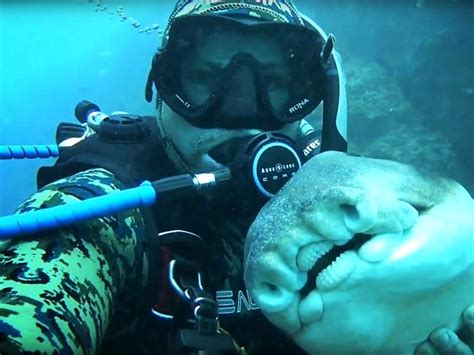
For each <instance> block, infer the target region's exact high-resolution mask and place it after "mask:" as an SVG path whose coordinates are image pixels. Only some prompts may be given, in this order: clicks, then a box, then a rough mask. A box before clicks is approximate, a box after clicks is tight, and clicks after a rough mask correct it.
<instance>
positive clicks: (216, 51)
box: [147, 0, 326, 171]
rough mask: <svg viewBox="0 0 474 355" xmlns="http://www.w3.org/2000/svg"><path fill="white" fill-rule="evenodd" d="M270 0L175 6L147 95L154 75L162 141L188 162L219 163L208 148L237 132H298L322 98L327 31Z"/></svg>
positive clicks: (195, 165)
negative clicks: (325, 33)
mask: <svg viewBox="0 0 474 355" xmlns="http://www.w3.org/2000/svg"><path fill="white" fill-rule="evenodd" d="M267 3H268V4H271V5H265V4H264V3H258V2H256V1H239V2H237V1H207V0H202V1H201V0H197V1H193V0H188V1H180V2H179V3H178V5H177V6H176V8H175V10H174V11H173V15H172V17H171V19H170V25H169V27H168V29H167V31H166V33H165V37H164V39H163V43H162V47H161V48H160V50H159V51H158V53H157V54H156V55H155V57H154V59H153V65H152V70H151V72H150V76H149V80H148V85H147V89H148V91H147V100H149V101H150V100H151V83H152V82H154V84H155V86H156V88H157V90H158V94H159V100H158V102H159V105H158V116H159V117H158V118H159V125H160V127H161V131H162V134H163V136H164V138H165V143H166V144H167V148H168V151H169V152H171V155H172V156H173V158H174V160H177V161H178V163H180V165H181V166H182V167H183V168H184V169H185V170H188V171H189V170H191V171H196V170H197V171H199V170H208V169H210V168H215V167H217V166H219V163H218V162H216V161H215V159H212V158H211V156H212V154H211V156H210V155H209V154H208V153H209V152H210V151H211V150H212V149H214V148H216V147H218V146H220V145H221V144H223V143H225V142H227V141H229V140H231V139H233V138H236V137H242V136H248V135H254V134H257V133H260V132H263V131H282V132H284V133H286V134H287V135H289V136H290V137H293V136H295V135H296V133H297V132H298V126H299V121H300V120H301V119H302V118H304V117H305V116H307V115H308V114H309V113H311V112H312V111H313V110H314V109H315V108H316V107H317V106H318V105H319V103H320V102H321V101H322V100H323V98H324V95H325V93H326V92H325V86H326V82H325V81H326V73H325V66H324V63H322V62H321V60H320V57H321V53H322V52H323V47H324V44H325V38H324V37H323V36H322V35H321V33H319V32H318V31H317V30H315V29H314V28H312V27H311V26H308V24H307V23H306V22H304V21H303V19H302V18H301V17H300V15H299V14H298V12H297V11H296V9H294V7H293V6H292V5H291V2H289V1H288V2H287V1H273V2H267ZM233 141H236V140H235V139H234V140H233ZM220 163H222V162H220Z"/></svg>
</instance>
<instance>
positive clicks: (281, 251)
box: [245, 152, 474, 354]
mask: <svg viewBox="0 0 474 355" xmlns="http://www.w3.org/2000/svg"><path fill="white" fill-rule="evenodd" d="M473 216H474V203H473V200H472V198H471V196H470V195H469V194H468V193H467V191H466V190H465V189H464V188H463V187H462V186H460V185H459V184H457V183H456V182H454V181H451V180H448V179H443V178H435V177H428V176H425V175H423V174H422V173H420V172H419V171H417V170H416V169H414V168H413V167H410V166H407V165H403V164H399V163H396V162H393V161H387V160H380V159H369V158H363V157H356V156H351V155H348V154H345V153H339V152H326V153H322V154H320V155H318V156H316V157H314V158H312V159H311V160H310V161H309V162H308V163H306V165H305V166H304V167H303V168H302V169H300V171H298V173H297V174H296V175H295V176H294V177H293V178H292V179H291V180H290V181H289V182H288V184H287V185H286V186H285V187H284V188H283V189H282V190H281V191H280V192H279V193H278V194H277V195H276V196H275V198H273V199H272V200H271V201H269V203H268V204H267V205H266V206H265V207H264V208H263V209H262V210H261V212H260V214H259V215H258V216H257V218H256V220H255V221H254V223H253V224H252V226H251V228H250V230H249V233H248V236H247V243H246V248H245V249H246V250H245V282H246V284H247V287H248V289H249V291H250V293H251V295H252V298H253V299H254V300H255V301H256V303H257V304H258V305H259V307H260V308H261V310H262V312H263V313H264V314H265V315H266V317H267V318H268V319H269V320H270V321H271V322H272V323H274V324H275V325H276V326H278V327H279V328H281V329H282V330H283V331H285V332H286V333H287V334H288V335H289V336H290V337H291V338H292V339H293V340H294V341H295V342H296V343H297V344H298V345H299V346H300V347H301V348H303V349H304V350H305V351H307V352H308V353H312V354H339V353H344V354H351V353H354V354H360V353H364V354H380V353H396V354H405V353H406V354H413V351H414V348H415V347H416V345H417V344H419V343H420V342H422V341H423V340H424V339H426V337H427V336H428V334H429V333H430V332H431V331H433V330H434V329H436V328H437V327H441V326H449V327H452V328H454V329H456V328H457V327H459V326H460V315H461V313H462V311H463V310H464V308H465V307H467V306H468V305H470V304H472V303H474V293H473V292H472V290H473V289H474V218H473Z"/></svg>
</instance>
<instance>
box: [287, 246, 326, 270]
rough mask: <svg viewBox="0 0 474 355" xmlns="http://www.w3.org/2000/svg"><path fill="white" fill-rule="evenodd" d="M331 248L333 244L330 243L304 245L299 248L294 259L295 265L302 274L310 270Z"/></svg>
mask: <svg viewBox="0 0 474 355" xmlns="http://www.w3.org/2000/svg"><path fill="white" fill-rule="evenodd" d="M333 246H334V242H330V241H322V242H316V243H311V244H308V245H305V246H304V247H302V248H301V250H300V251H299V252H298V255H297V257H296V264H297V265H298V268H299V269H300V270H301V271H304V272H307V271H309V270H311V268H312V267H313V266H314V264H315V263H316V261H317V260H318V259H319V258H320V257H321V256H323V255H324V254H326V253H327V252H328V251H329V250H330V249H331V248H332V247H333Z"/></svg>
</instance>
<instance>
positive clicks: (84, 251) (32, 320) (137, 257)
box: [0, 143, 298, 354]
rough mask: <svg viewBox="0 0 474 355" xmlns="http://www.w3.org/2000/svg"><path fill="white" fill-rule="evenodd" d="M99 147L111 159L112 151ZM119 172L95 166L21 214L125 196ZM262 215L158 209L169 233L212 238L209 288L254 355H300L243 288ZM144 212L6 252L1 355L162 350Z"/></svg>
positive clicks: (195, 207) (191, 204) (1, 259)
mask: <svg viewBox="0 0 474 355" xmlns="http://www.w3.org/2000/svg"><path fill="white" fill-rule="evenodd" d="M83 145H84V146H85V145H86V144H85V143H84V144H83ZM120 147H122V148H123V149H126V148H124V147H125V145H124V146H121V145H113V148H114V149H113V151H115V152H116V153H117V154H115V156H117V155H119V152H120V149H121V148H120ZM155 148H156V147H155ZM93 150H94V151H98V152H107V147H106V148H101V149H93ZM85 155H87V154H85ZM156 155H157V156H159V159H158V162H161V164H157V166H158V167H162V169H163V171H162V173H163V174H165V176H169V175H172V174H175V172H173V171H172V169H171V168H170V166H171V165H170V164H169V161H164V159H165V158H164V157H165V155H163V154H158V153H157V154H156ZM89 159H90V158H89ZM92 160H94V159H92ZM110 160H112V158H110V159H109V160H108V161H110ZM104 161H105V160H104ZM130 161H136V160H135V159H130ZM92 165H93V164H92ZM116 175H117V174H116ZM116 175H114V174H112V173H110V172H109V171H108V170H105V169H102V168H95V169H88V170H85V171H83V172H79V173H76V174H74V175H71V176H68V177H66V178H64V179H60V180H57V181H55V182H53V183H51V184H49V185H47V186H44V187H43V188H42V189H40V190H39V191H38V192H37V193H35V194H34V195H33V196H32V197H31V198H30V199H29V200H27V201H26V202H25V203H24V204H23V205H22V206H21V207H20V208H19V212H25V211H28V210H32V209H38V208H45V207H50V206H54V205H58V204H63V203H70V202H73V201H77V200H78V199H80V200H82V199H87V198H90V197H93V196H97V195H102V194H105V193H109V192H111V191H113V190H117V189H123V188H124V187H126V185H124V184H123V183H122V182H120V181H119V180H118V179H117V178H116ZM148 177H150V176H148ZM152 178H153V179H156V178H157V177H156V176H152ZM150 180H152V179H150ZM236 193H237V196H238V194H239V192H238V191H237V192H236ZM257 211H258V206H253V207H252V208H250V209H248V210H247V211H246V212H243V211H239V210H238V209H236V208H235V207H232V206H227V207H225V206H224V207H223V206H222V205H221V206H217V207H216V205H215V204H214V203H212V202H209V199H206V198H204V197H203V196H194V197H190V198H186V199H181V200H178V201H174V202H173V201H170V202H169V203H166V204H165V205H164V204H162V205H159V206H158V208H157V209H156V211H155V212H156V213H155V217H154V218H153V219H152V220H153V222H154V223H153V224H155V225H158V226H159V229H160V230H169V229H176V228H178V229H185V230H189V231H191V232H194V233H197V234H199V235H201V236H202V237H203V238H204V240H205V243H206V250H207V253H206V257H205V259H206V260H207V263H206V265H205V266H204V267H205V272H204V285H205V287H206V289H207V290H208V291H209V292H210V293H211V294H215V295H217V298H218V302H219V306H220V309H219V312H220V320H221V325H222V326H223V328H224V329H226V330H227V331H229V332H230V333H231V334H232V336H233V337H234V339H235V340H236V341H237V342H238V343H239V344H240V345H243V346H245V347H246V349H247V350H248V351H249V352H250V353H255V354H260V353H268V352H270V353H286V354H288V353H292V354H296V353H297V352H298V350H297V348H296V347H295V346H294V345H293V344H291V342H289V341H288V340H287V339H286V338H285V337H284V336H281V335H280V333H279V331H278V330H277V329H276V328H275V327H273V326H272V325H271V324H270V323H269V322H268V321H267V320H266V319H265V318H264V317H263V315H262V314H261V313H260V311H259V310H258V309H257V308H258V307H256V305H255V304H254V303H253V301H252V300H251V299H250V297H249V296H248V293H247V292H246V288H245V285H244V282H243V265H242V264H243V263H242V260H243V251H244V242H245V235H246V232H247V229H248V227H249V225H250V223H251V222H252V220H253V219H254V217H255V215H256V212H257ZM145 215H146V211H145V210H141V211H139V210H137V209H135V210H131V211H127V212H124V213H119V214H116V215H113V216H110V217H107V218H100V219H96V220H92V221H89V222H86V223H80V224H76V225H73V226H70V227H66V228H62V229H60V230H57V231H51V232H47V233H44V232H43V233H41V234H38V235H33V236H27V237H22V238H20V239H14V240H12V241H11V242H10V245H8V246H3V250H2V251H1V254H0V353H2V354H4V353H8V354H10V353H11V354H15V353H20V352H22V351H28V352H29V351H31V352H34V351H40V352H45V353H53V352H55V353H61V354H81V353H85V354H90V353H94V352H102V353H111V354H112V353H114V354H117V353H122V354H131V353H133V354H137V353H153V354H157V353H158V354H159V353H163V352H164V350H165V349H166V343H167V333H168V330H169V329H170V323H169V321H163V320H158V319H157V318H156V317H154V316H152V314H151V312H150V308H151V306H152V303H153V302H155V300H154V299H152V297H153V296H155V295H156V293H158V294H160V293H162V292H163V290H162V288H161V287H162V285H161V284H158V285H155V284H156V282H155V281H156V280H153V279H152V280H151V282H148V281H149V278H148V277H149V274H150V275H153V272H154V273H155V274H156V271H157V267H158V266H157V265H158V264H157V263H156V262H155V261H154V260H155V259H154V257H153V255H154V253H151V252H150V248H148V247H147V245H148V244H147V240H148V238H149V237H150V235H152V234H153V233H155V232H154V231H153V226H150V223H146V221H147V219H146V218H144V216H145ZM149 271H153V272H149ZM158 271H159V270H158ZM150 285H152V286H153V287H155V289H153V290H151V289H152V286H150ZM156 288H157V289H156ZM161 296H163V295H161ZM165 296H166V295H165ZM169 298H170V299H171V298H172V297H169ZM165 299H166V297H165ZM275 335H276V336H275Z"/></svg>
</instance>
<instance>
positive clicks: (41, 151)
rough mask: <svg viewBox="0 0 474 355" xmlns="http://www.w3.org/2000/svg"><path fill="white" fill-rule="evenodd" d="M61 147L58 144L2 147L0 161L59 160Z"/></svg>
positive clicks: (0, 148) (0, 146)
mask: <svg viewBox="0 0 474 355" xmlns="http://www.w3.org/2000/svg"><path fill="white" fill-rule="evenodd" d="M58 156H59V147H58V146H57V145H56V144H45V145H0V160H7V159H36V158H57V157H58Z"/></svg>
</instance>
